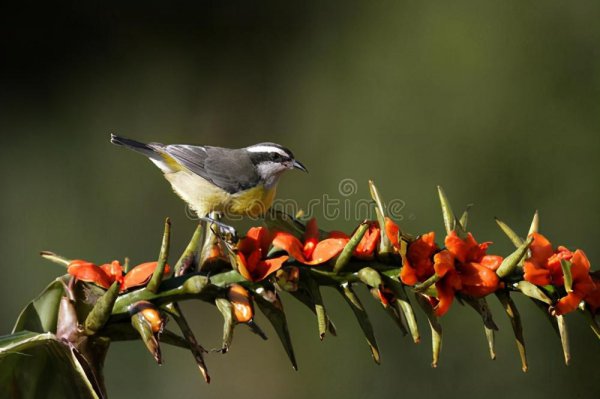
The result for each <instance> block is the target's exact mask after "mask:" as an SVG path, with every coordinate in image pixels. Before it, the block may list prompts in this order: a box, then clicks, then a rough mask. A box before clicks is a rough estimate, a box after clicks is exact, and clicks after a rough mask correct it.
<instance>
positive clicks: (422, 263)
mask: <svg viewBox="0 0 600 399" xmlns="http://www.w3.org/2000/svg"><path fill="white" fill-rule="evenodd" d="M437 249H438V248H437V245H435V233H434V232H431V233H427V234H423V235H422V236H420V237H419V238H418V239H417V240H415V241H413V242H412V243H410V244H409V246H408V249H407V251H406V259H405V261H404V263H403V265H402V269H401V270H400V279H401V280H402V282H403V283H404V284H406V285H415V284H417V283H418V282H423V281H425V280H427V279H428V278H429V277H431V275H433V273H434V269H433V260H432V258H433V254H434V253H435V252H436V251H437Z"/></svg>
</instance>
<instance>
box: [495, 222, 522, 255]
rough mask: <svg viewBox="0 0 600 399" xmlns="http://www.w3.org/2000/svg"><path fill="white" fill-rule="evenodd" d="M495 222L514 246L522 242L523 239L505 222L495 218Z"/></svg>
mask: <svg viewBox="0 0 600 399" xmlns="http://www.w3.org/2000/svg"><path fill="white" fill-rule="evenodd" d="M496 224H497V225H498V226H499V227H500V229H501V230H502V231H503V232H504V234H506V235H507V237H508V238H509V239H510V241H511V242H512V243H513V245H514V246H515V247H517V248H518V247H520V246H521V244H523V239H522V238H521V237H519V235H518V234H517V233H515V231H514V230H513V229H511V228H510V227H509V226H508V225H507V224H506V223H504V222H503V221H502V220H500V219H498V218H496Z"/></svg>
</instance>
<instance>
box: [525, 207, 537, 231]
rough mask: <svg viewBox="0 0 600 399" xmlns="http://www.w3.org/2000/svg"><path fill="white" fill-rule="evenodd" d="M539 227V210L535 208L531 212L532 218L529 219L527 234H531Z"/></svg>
mask: <svg viewBox="0 0 600 399" xmlns="http://www.w3.org/2000/svg"><path fill="white" fill-rule="evenodd" d="M539 229H540V215H539V212H538V211H537V210H536V211H535V213H534V214H533V219H532V220H531V225H530V226H529V232H528V233H527V235H528V236H529V235H531V234H533V233H537V232H538V231H539Z"/></svg>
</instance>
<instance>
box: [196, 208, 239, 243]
mask: <svg viewBox="0 0 600 399" xmlns="http://www.w3.org/2000/svg"><path fill="white" fill-rule="evenodd" d="M218 218H219V215H218V214H216V213H212V214H210V215H207V216H203V217H200V218H199V219H200V221H204V222H206V223H207V224H208V226H210V229H211V230H212V232H213V233H214V234H215V235H216V236H217V237H219V238H222V239H226V240H227V241H236V240H237V231H236V230H235V228H234V227H233V226H230V225H228V224H225V223H223V222H221V221H219V220H218ZM214 226H217V227H218V231H215V230H214V229H213V227H214Z"/></svg>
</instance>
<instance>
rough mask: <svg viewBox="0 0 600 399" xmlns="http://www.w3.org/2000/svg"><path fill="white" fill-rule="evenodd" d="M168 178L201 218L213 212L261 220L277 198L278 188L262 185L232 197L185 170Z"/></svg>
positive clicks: (167, 176)
mask: <svg viewBox="0 0 600 399" xmlns="http://www.w3.org/2000/svg"><path fill="white" fill-rule="evenodd" d="M165 178H166V179H167V180H168V181H169V182H170V183H171V186H172V187H173V190H174V191H175V192H176V193H177V194H178V195H179V196H180V197H181V198H182V199H183V200H184V201H185V202H187V203H188V204H189V205H190V206H191V208H192V209H193V210H194V211H195V212H196V214H197V215H198V216H201V217H202V216H206V215H208V214H209V213H210V212H212V211H218V212H224V213H225V214H229V215H247V216H250V217H258V216H261V215H263V214H264V213H265V212H266V211H267V210H268V209H269V208H270V207H271V205H272V204H273V200H274V199H275V186H273V187H270V188H268V189H267V188H265V187H264V186H263V185H262V184H259V185H258V186H256V187H253V188H250V189H248V190H244V191H241V192H239V193H235V194H229V193H228V192H226V191H224V190H222V189H220V188H219V187H217V186H215V185H214V184H212V183H210V182H208V181H207V180H205V179H203V178H202V177H200V176H198V175H196V174H193V173H190V172H187V171H185V170H181V171H178V172H174V173H166V174H165Z"/></svg>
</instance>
